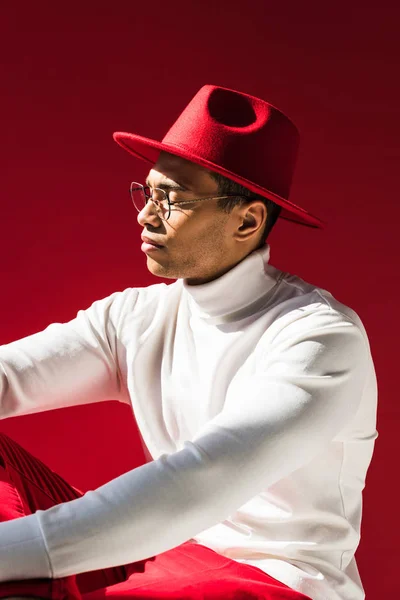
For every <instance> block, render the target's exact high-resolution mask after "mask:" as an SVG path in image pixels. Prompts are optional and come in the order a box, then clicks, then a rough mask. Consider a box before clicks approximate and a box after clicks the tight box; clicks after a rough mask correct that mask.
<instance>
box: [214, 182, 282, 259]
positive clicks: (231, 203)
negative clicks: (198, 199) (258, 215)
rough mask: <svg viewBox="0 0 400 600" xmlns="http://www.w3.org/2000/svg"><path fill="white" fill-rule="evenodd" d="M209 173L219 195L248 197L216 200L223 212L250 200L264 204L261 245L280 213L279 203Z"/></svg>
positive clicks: (227, 211)
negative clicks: (264, 218)
mask: <svg viewBox="0 0 400 600" xmlns="http://www.w3.org/2000/svg"><path fill="white" fill-rule="evenodd" d="M210 175H211V177H212V178H213V179H214V180H215V181H216V182H217V184H218V194H219V195H221V196H224V195H225V194H238V195H239V196H244V197H245V198H248V200H243V198H240V197H232V198H223V199H220V200H218V202H217V206H218V208H220V209H222V210H223V211H224V212H226V213H230V212H231V211H232V209H233V208H234V207H235V206H240V205H241V204H244V203H247V202H250V201H252V200H261V201H262V202H263V203H264V204H265V206H266V209H267V218H266V221H265V225H264V231H263V233H262V236H261V239H260V243H259V246H258V247H261V246H263V245H264V244H265V242H266V240H267V237H268V236H269V234H270V232H271V230H272V228H273V226H274V225H275V223H276V221H277V219H278V217H279V215H280V212H281V210H282V207H281V206H279V204H276V203H275V202H273V201H272V200H269V199H268V198H265V197H264V196H258V195H257V194H255V193H254V192H252V191H250V190H249V189H248V188H245V187H243V186H242V185H240V184H239V183H236V181H233V180H232V179H228V178H227V177H224V176H223V175H220V174H219V173H215V172H214V171H210Z"/></svg>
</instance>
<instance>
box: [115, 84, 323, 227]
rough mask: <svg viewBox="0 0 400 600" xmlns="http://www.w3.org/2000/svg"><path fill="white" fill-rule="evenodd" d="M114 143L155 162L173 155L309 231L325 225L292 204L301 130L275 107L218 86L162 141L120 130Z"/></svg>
mask: <svg viewBox="0 0 400 600" xmlns="http://www.w3.org/2000/svg"><path fill="white" fill-rule="evenodd" d="M113 137H114V140H115V141H116V142H117V143H118V144H120V146H122V147H123V148H125V150H127V151H128V152H130V153H131V154H133V155H134V156H136V157H138V158H140V159H142V160H145V161H147V162H149V163H151V164H154V163H155V162H157V158H158V156H159V154H160V151H164V152H169V153H170V154H174V155H176V156H180V157H181V158H185V159H187V160H189V161H191V162H193V163H196V164H198V165H201V166H202V167H205V168H207V169H210V170H211V171H215V172H217V173H220V174H221V175H224V176H225V177H228V178H229V179H232V180H233V181H236V182H237V183H239V184H241V185H243V186H244V187H246V188H248V189H249V190H251V191H252V192H254V193H256V194H258V195H260V196H263V197H265V198H269V199H270V200H272V201H273V202H276V204H279V205H280V206H282V212H281V214H280V216H281V218H283V219H287V220H289V221H294V222H295V223H300V224H302V225H308V226H309V227H317V228H322V227H323V226H324V223H323V222H322V221H321V220H320V219H318V218H317V217H314V216H313V215H311V214H310V213H309V212H308V211H306V210H305V209H304V208H301V207H300V206H297V205H296V204H293V203H292V202H289V200H288V198H289V191H290V186H291V183H292V177H293V172H294V167H295V163H296V157H297V150H298V145H299V132H298V130H297V128H296V127H295V125H294V124H293V123H292V121H290V119H289V118H288V117H287V116H286V115H285V114H284V113H283V112H281V111H280V110H278V109H277V108H276V107H275V106H272V104H269V103H268V102H265V100H261V99H260V98H256V97H254V96H250V95H249V94H244V93H241V92H237V91H235V90H230V89H228V88H223V87H218V86H215V85H205V86H203V87H202V88H201V89H200V90H199V91H198V92H197V94H196V95H195V96H194V98H193V99H192V100H191V101H190V103H189V104H188V105H187V107H186V108H185V109H184V111H183V112H182V113H181V115H180V116H179V117H178V119H177V120H176V121H175V123H174V124H173V125H172V127H171V128H170V130H169V131H168V133H167V134H166V135H165V137H164V138H163V140H162V141H161V142H159V141H156V140H152V139H149V138H145V137H143V136H140V135H136V134H134V133H126V132H122V131H117V132H115V133H114V136H113Z"/></svg>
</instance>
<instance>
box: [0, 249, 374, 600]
mask: <svg viewBox="0 0 400 600" xmlns="http://www.w3.org/2000/svg"><path fill="white" fill-rule="evenodd" d="M269 256H270V247H269V245H266V246H265V247H263V248H261V249H259V250H256V251H255V252H252V253H251V254H250V255H248V256H247V257H246V258H245V259H244V260H243V261H242V262H240V263H239V264H238V265H236V266H235V267H234V268H233V269H231V270H230V271H228V272H227V273H226V274H225V275H223V276H221V277H219V278H218V279H216V280H214V281H212V282H210V283H207V284H203V285H198V286H189V285H187V283H186V281H185V280H181V279H178V280H177V281H175V282H174V283H172V284H170V285H166V284H164V283H158V284H155V285H151V286H149V287H144V288H128V289H126V290H124V291H122V292H115V293H114V294H112V295H110V296H109V297H107V298H104V299H102V300H99V301H96V302H94V303H93V304H92V305H91V306H90V307H89V308H88V309H86V310H81V311H79V312H78V314H77V316H76V318H75V319H73V320H71V321H69V322H68V323H53V324H51V325H49V327H47V328H46V329H45V330H44V331H42V332H39V333H36V334H34V335H31V336H29V337H26V338H23V339H21V340H17V341H15V342H12V343H10V344H7V345H3V346H1V347H0V417H1V418H6V417H9V416H16V415H22V414H28V413H32V412H39V411H44V410H49V409H53V408H57V407H64V406H72V405H77V404H85V403H93V402H99V401H102V400H108V399H110V400H111V399H115V400H120V401H121V402H125V403H129V404H131V405H132V408H133V411H134V414H135V417H136V420H137V423H138V426H139V428H140V432H141V435H142V437H143V440H144V443H145V444H146V446H147V448H148V450H149V452H150V454H151V455H152V457H153V458H154V461H153V462H150V463H148V464H145V465H143V466H141V467H139V468H137V469H134V470H132V471H130V472H128V473H125V474H123V475H122V476H120V477H117V478H116V479H114V480H112V481H110V482H109V483H107V484H105V485H103V486H101V487H100V488H98V489H97V490H95V491H91V492H88V493H86V494H85V495H84V496H83V497H82V498H79V499H77V500H73V501H72V502H67V503H64V504H61V505H59V506H55V507H53V508H51V509H48V510H45V511H38V512H37V513H35V514H34V515H29V516H27V517H22V518H20V519H16V520H14V521H9V522H6V523H1V524H0V581H7V580H13V579H27V578H30V577H62V576H66V575H71V574H74V573H81V572H86V571H90V570H97V569H101V568H105V567H110V566H115V565H120V564H124V563H130V562H133V561H138V560H142V559H145V558H147V557H150V556H153V555H155V554H159V553H161V552H164V551H166V550H169V549H171V548H174V547H175V546H177V545H179V544H181V543H183V542H185V541H187V540H192V541H193V543H200V544H204V545H206V546H208V547H210V548H212V549H214V550H215V551H216V552H218V553H220V554H223V555H225V556H227V557H229V558H231V559H233V560H237V561H239V562H243V563H248V564H251V565H254V566H256V567H259V568H260V569H262V570H264V571H265V572H266V573H269V574H270V575H272V576H273V577H275V578H276V579H278V580H280V581H282V582H284V583H286V584H287V585H289V586H290V587H292V588H294V589H296V590H299V591H301V592H303V593H304V594H306V595H308V596H310V597H311V598H313V599H314V600H361V599H362V598H364V592H363V589H362V585H361V582H360V579H359V576H358V571H357V567H356V563H355V560H354V553H355V550H356V548H357V545H358V542H359V535H360V520H361V505H362V497H361V492H362V489H363V487H364V483H365V476H366V472H367V469H368V466H369V463H370V460H371V456H372V451H373V446H374V440H375V438H376V435H377V434H376V429H375V428H376V399H377V387H376V377H375V372H374V366H373V361H372V357H371V352H370V348H369V343H368V338H367V334H366V332H365V329H364V327H363V324H362V323H361V321H360V319H359V317H358V316H357V314H356V313H355V312H354V311H353V310H351V309H350V308H348V307H346V306H344V305H343V304H341V303H340V302H338V301H337V300H336V299H335V298H334V297H333V296H332V295H331V294H330V293H329V292H327V291H326V290H322V289H320V288H317V287H315V286H313V285H311V284H309V283H307V282H305V281H303V280H302V279H300V278H299V277H297V276H295V275H291V274H289V273H285V272H282V271H280V270H278V269H276V268H274V267H273V266H271V265H270V264H269ZM94 451H95V449H94Z"/></svg>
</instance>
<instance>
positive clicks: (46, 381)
mask: <svg viewBox="0 0 400 600" xmlns="http://www.w3.org/2000/svg"><path fill="white" fill-rule="evenodd" d="M129 292H131V293H130V294H129ZM135 294H137V290H131V289H130V288H129V289H128V290H125V292H115V293H114V294H112V295H111V296H108V297H107V298H104V299H102V300H97V301H96V302H94V303H93V304H92V305H91V306H90V307H89V308H87V309H86V310H80V311H79V312H78V313H77V316H76V317H75V318H74V319H72V320H71V321H69V322H67V323H52V324H51V325H49V326H48V327H47V328H46V329H44V330H43V331H41V332H39V333H35V334H33V335H30V336H27V337H25V338H22V339H20V340H17V341H15V342H11V343H10V344H6V345H3V346H0V419H4V418H6V417H14V416H18V415H26V414H29V413H35V412H41V411H45V410H50V409H54V408H61V407H65V406H73V405H77V404H89V403H92V402H98V401H101V400H120V401H124V402H129V396H128V392H127V390H126V385H125V384H124V382H123V380H122V377H121V369H120V367H121V365H120V362H122V361H123V349H122V348H121V346H120V344H119V342H118V335H117V329H118V326H119V321H120V318H121V312H122V310H123V306H124V303H125V302H126V301H127V300H128V298H127V296H129V302H130V303H131V304H134V302H135ZM131 308H132V309H133V307H131Z"/></svg>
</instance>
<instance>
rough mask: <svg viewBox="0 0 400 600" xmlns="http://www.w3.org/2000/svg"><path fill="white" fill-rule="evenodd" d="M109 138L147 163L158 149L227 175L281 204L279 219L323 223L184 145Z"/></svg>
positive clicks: (153, 160) (126, 135) (131, 135)
mask: <svg viewBox="0 0 400 600" xmlns="http://www.w3.org/2000/svg"><path fill="white" fill-rule="evenodd" d="M113 138H114V140H115V141H116V142H117V144H119V145H120V146H121V147H122V148H124V149H125V150H127V151H128V152H130V154H133V156H136V157H137V158H140V159H141V160H144V161H146V162H148V163H150V164H155V163H156V162H157V159H158V157H159V155H160V152H168V153H169V154H174V155H175V156H179V157H180V158H184V159H186V160H189V161H190V162H193V163H196V164H198V165H200V166H201V167H205V168H206V169H209V170H210V171H215V172H216V173H219V174H220V175H223V176H224V177H228V178H229V179H232V180H233V181H236V183H239V184H240V185H243V186H244V187H246V188H247V189H249V190H251V191H252V192H254V193H255V194H259V195H260V196H263V197H265V198H268V199H269V200H272V201H273V202H275V203H276V204H279V206H281V207H282V211H281V213H280V215H279V218H281V219H285V220H287V221H293V222H294V223H298V224H301V225H306V226H308V227H314V228H317V229H323V228H324V227H325V223H324V222H323V221H321V220H320V219H318V217H315V216H314V215H312V214H311V213H309V212H308V211H306V210H304V209H303V208H301V207H300V206H297V205H296V204H293V203H292V202H289V200H285V198H281V197H280V196H277V195H276V194H274V193H273V192H271V191H270V190H267V189H265V188H263V187H260V186H258V185H256V184H255V183H253V182H252V181H248V180H247V179H245V178H244V177H240V176H239V175H237V174H236V173H232V172H230V171H228V170H227V169H224V168H222V167H220V166H219V165H216V164H214V163H212V162H210V161H208V160H205V159H204V158H202V157H200V156H196V155H195V154H193V153H192V152H189V151H187V150H185V149H184V148H180V147H178V146H175V145H172V144H166V143H163V142H158V141H157V140H152V139H150V138H146V137H143V136H140V135H136V134H134V133H127V132H124V131H116V132H115V133H114V134H113Z"/></svg>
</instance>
